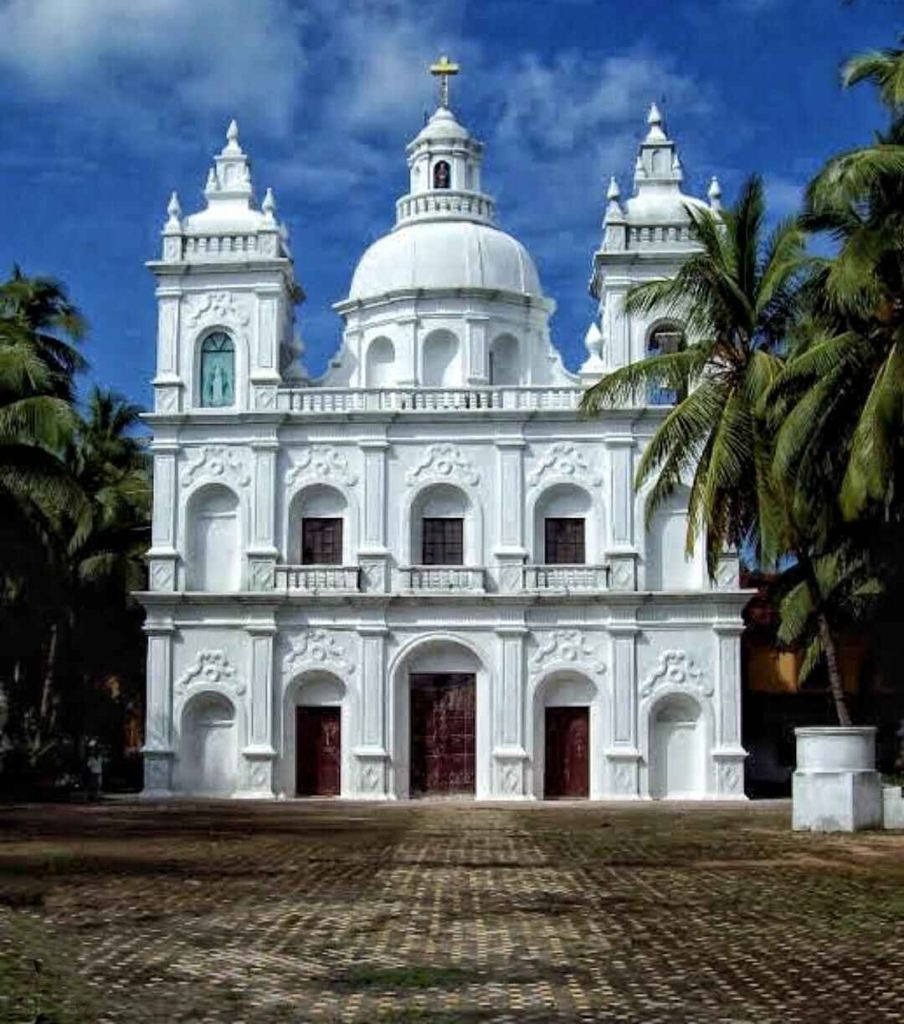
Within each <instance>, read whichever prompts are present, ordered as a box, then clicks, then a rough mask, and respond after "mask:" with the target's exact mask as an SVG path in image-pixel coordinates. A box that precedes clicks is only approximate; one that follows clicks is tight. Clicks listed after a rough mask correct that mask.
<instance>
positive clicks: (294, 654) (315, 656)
mask: <svg viewBox="0 0 904 1024" xmlns="http://www.w3.org/2000/svg"><path fill="white" fill-rule="evenodd" d="M284 647H285V654H284V655H283V676H284V677H285V678H287V679H288V678H291V677H292V676H293V675H296V674H297V673H298V672H299V671H300V670H301V669H302V668H304V667H307V668H310V667H311V666H312V665H317V666H320V667H322V668H325V669H334V670H335V671H337V672H339V673H347V674H349V675H350V674H351V673H352V672H354V671H355V666H354V664H353V663H352V662H351V661H350V660H349V657H348V652H347V651H346V649H345V647H343V645H342V644H340V643H339V642H338V641H337V640H336V639H335V637H333V636H331V635H330V634H329V633H328V632H327V631H326V630H325V629H307V630H305V631H304V632H302V633H299V634H298V635H297V636H293V637H288V638H287V639H286V641H285V644H284Z"/></svg>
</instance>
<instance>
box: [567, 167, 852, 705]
mask: <svg viewBox="0 0 904 1024" xmlns="http://www.w3.org/2000/svg"><path fill="white" fill-rule="evenodd" d="M687 212H688V216H689V217H690V218H691V221H692V224H693V228H694V231H695V233H696V237H697V239H698V241H699V243H700V251H699V252H698V253H697V254H696V255H694V256H692V257H691V258H690V259H689V260H688V261H687V262H686V263H685V264H684V265H683V266H682V268H681V269H680V270H679V271H678V273H677V274H676V276H675V277H674V278H672V279H670V280H656V281H650V282H647V283H644V284H641V285H638V286H637V287H635V288H633V289H632V290H631V291H630V292H629V293H628V296H627V300H626V304H625V306H626V310H627V312H628V313H641V314H650V313H653V312H654V311H655V312H657V313H662V314H664V315H667V316H671V317H675V318H676V319H679V320H684V322H685V323H686V325H687V333H688V335H689V337H690V339H691V341H690V343H689V344H688V345H687V347H686V348H685V350H684V351H681V352H674V353H669V354H665V355H655V356H650V357H649V358H646V359H642V360H640V361H639V362H636V363H632V364H630V365H628V366H625V367H622V368H620V369H618V370H616V371H615V372H614V373H612V374H609V375H608V376H606V377H604V378H603V379H602V380H601V381H600V382H599V383H598V384H595V385H594V386H593V387H592V388H590V389H589V390H588V392H587V394H586V395H585V396H584V402H583V408H584V409H585V411H587V412H588V413H593V414H596V413H599V412H600V411H602V410H603V409H604V408H607V407H612V406H616V405H619V404H621V403H624V402H626V401H627V402H631V401H636V400H637V398H638V396H640V395H642V394H644V393H645V391H646V389H647V388H649V387H650V386H651V385H652V386H656V385H664V386H665V387H667V388H670V389H673V390H676V391H677V392H678V393H679V394H684V395H686V397H685V398H683V399H682V400H681V401H680V402H678V404H676V406H675V407H674V409H672V411H671V412H670V413H669V414H668V415H667V416H666V418H665V419H664V420H663V421H662V423H661V424H660V425H659V427H658V428H657V430H656V432H655V433H654V435H653V438H652V440H651V441H650V443H649V445H648V446H647V447H646V449H645V450H644V452H643V455H642V456H641V459H640V464H639V466H638V470H637V475H636V479H635V486H636V487H638V488H639V487H640V486H642V485H643V484H644V483H645V481H647V480H648V479H650V478H651V477H653V476H654V474H655V476H656V479H655V482H654V484H653V487H652V489H651V492H650V499H649V503H648V506H647V508H648V515H649V514H650V513H652V512H653V511H655V509H656V507H657V506H658V505H659V504H660V503H661V502H662V501H663V500H664V499H665V498H666V497H667V496H668V495H669V494H671V493H672V492H673V491H674V489H675V488H676V487H678V486H679V485H681V484H682V483H683V481H684V480H685V479H686V478H688V477H690V478H691V488H690V498H689V502H688V528H687V545H686V546H687V552H688V554H691V553H693V550H694V546H695V543H696V539H697V537H698V536H699V535H700V534H701V533H702V534H704V536H705V544H706V561H707V568H708V570H709V573H710V575H711V576H712V575H714V573H715V570H716V565H717V563H718V558H719V555H720V553H721V552H722V551H723V550H725V548H726V547H727V546H735V547H743V548H745V549H747V550H750V551H752V553H753V555H754V557H755V558H756V560H757V561H758V562H759V563H760V564H761V565H762V564H767V565H768V564H776V563H777V562H778V560H779V558H780V557H781V556H782V555H783V554H788V553H790V554H792V555H793V557H794V558H795V559H796V561H797V564H798V565H799V567H800V572H801V574H802V576H803V579H804V580H805V585H806V588H807V592H808V595H809V598H810V601H811V604H812V606H813V608H814V615H815V619H816V622H817V623H818V625H819V633H820V636H821V639H822V643H823V644H824V645H825V648H826V650H827V652H828V659H827V660H828V667H829V677H830V685H831V689H832V694H833V697H834V699H835V703H836V707H837V709H838V716H839V719H840V721H841V722H842V724H849V723H850V714H849V711H848V708H847V702H846V699H845V694H844V687H843V683H842V679H841V674H840V671H839V668H838V663H837V657H836V655H835V645H834V642H833V638H832V634H831V629H830V624H829V622H828V618H827V616H826V614H825V609H824V601H823V596H822V593H821V590H820V582H819V577H818V574H817V572H816V568H815V566H814V564H813V561H812V558H811V546H812V537H811V534H810V527H811V524H810V523H809V522H808V520H807V519H806V518H805V517H801V516H800V515H799V514H797V515H796V514H795V509H794V508H793V507H792V505H791V503H790V502H789V500H788V493H787V487H786V485H785V483H784V482H783V481H782V480H781V479H780V478H778V477H777V476H776V474H775V472H774V470H773V457H774V437H773V430H772V428H771V426H770V423H769V422H768V421H767V419H766V417H764V415H763V410H764V407H765V399H766V396H767V395H768V394H769V393H770V391H771V389H772V386H773V384H774V382H775V381H776V379H777V378H778V376H779V374H780V372H781V369H782V363H783V355H784V348H785V343H786V339H787V337H788V334H789V332H790V330H791V329H792V327H793V325H794V324H795V321H796V319H797V317H798V293H799V288H800V284H801V282H802V280H803V279H804V278H805V276H806V268H807V265H808V261H807V258H806V255H805V252H804V245H805V236H804V233H803V231H802V229H801V227H800V225H799V224H798V223H797V222H796V220H794V219H790V220H785V221H783V222H781V223H780V224H779V225H778V226H777V227H776V228H775V229H774V231H773V232H772V233H771V235H769V236H768V237H767V236H766V235H765V229H764V221H765V213H766V209H765V197H764V191H763V184H762V181H761V179H760V178H759V177H758V176H756V175H754V176H752V177H750V178H749V179H747V181H746V182H745V183H744V185H743V186H742V189H741V194H740V197H739V199H738V201H737V203H736V204H735V205H734V206H733V207H732V208H730V209H727V210H725V211H723V212H722V213H721V214H720V215H718V216H717V215H715V214H714V213H712V212H711V211H708V210H700V209H696V208H693V207H688V208H687ZM798 511H799V510H798Z"/></svg>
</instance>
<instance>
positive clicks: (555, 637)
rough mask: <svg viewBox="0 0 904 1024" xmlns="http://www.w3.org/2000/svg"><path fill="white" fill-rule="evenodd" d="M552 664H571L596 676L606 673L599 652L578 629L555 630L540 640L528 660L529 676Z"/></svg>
mask: <svg viewBox="0 0 904 1024" xmlns="http://www.w3.org/2000/svg"><path fill="white" fill-rule="evenodd" d="M554 663H564V664H573V665H574V667H575V668H578V667H582V668H586V669H588V670H589V671H591V672H593V673H595V674H597V675H601V674H602V673H603V672H605V671H606V666H605V665H604V664H603V662H602V660H601V659H600V656H599V652H598V651H597V649H596V648H595V647H593V646H591V645H590V644H589V643H588V642H587V638H586V637H585V636H584V634H583V633H582V632H581V631H580V630H579V629H556V630H554V631H553V632H552V633H550V634H549V635H548V636H547V637H546V639H545V640H542V641H541V642H540V646H539V648H538V649H537V651H536V653H535V654H534V655H533V656H532V657H531V659H530V670H531V674H532V675H537V674H538V673H540V672H542V671H543V669H545V668H546V667H547V666H549V665H552V664H554Z"/></svg>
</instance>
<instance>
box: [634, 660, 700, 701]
mask: <svg viewBox="0 0 904 1024" xmlns="http://www.w3.org/2000/svg"><path fill="white" fill-rule="evenodd" d="M665 685H671V686H684V687H686V688H687V689H689V690H696V691H697V692H698V693H699V694H701V696H703V697H711V696H712V694H713V684H712V682H710V681H709V680H707V679H706V677H705V676H704V674H703V670H702V669H701V668H700V667H699V666H698V665H697V664H696V663H695V662H694V660H693V659H692V658H691V657H690V656H689V655H688V653H687V652H686V651H663V652H662V654H661V655H660V656H659V661H658V662H657V664H656V668H654V669H653V671H652V672H651V673H650V674H649V675H648V676H647V678H646V679H645V680H644V684H643V686H642V687H641V689H640V695H641V697H649V696H650V694H651V693H652V692H653V691H654V690H655V689H656V687H657V686H665Z"/></svg>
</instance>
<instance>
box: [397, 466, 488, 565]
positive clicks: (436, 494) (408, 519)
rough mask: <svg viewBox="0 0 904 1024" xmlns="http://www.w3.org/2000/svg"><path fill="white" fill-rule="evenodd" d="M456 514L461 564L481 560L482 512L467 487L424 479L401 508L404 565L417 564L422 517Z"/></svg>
mask: <svg viewBox="0 0 904 1024" xmlns="http://www.w3.org/2000/svg"><path fill="white" fill-rule="evenodd" d="M426 517H429V518H437V519H445V518H450V519H452V518H456V519H457V518H460V519H462V520H463V521H464V522H463V544H462V564H463V565H482V564H483V557H482V555H483V513H482V508H481V505H480V503H479V500H478V498H477V496H476V495H475V494H472V492H471V490H470V488H468V489H465V488H464V487H463V486H460V485H459V484H452V483H444V482H440V481H436V480H433V481H427V482H426V483H424V484H422V485H421V486H420V487H419V488H418V489H417V490H415V491H414V493H413V494H412V495H411V499H410V501H409V504H408V508H407V509H406V512H405V522H404V530H405V532H404V537H405V543H406V551H405V555H406V559H407V564H408V565H420V564H421V559H422V550H423V520H424V518H426Z"/></svg>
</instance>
